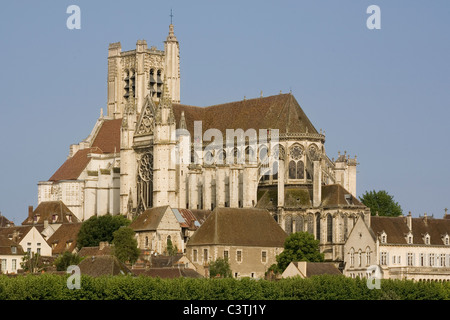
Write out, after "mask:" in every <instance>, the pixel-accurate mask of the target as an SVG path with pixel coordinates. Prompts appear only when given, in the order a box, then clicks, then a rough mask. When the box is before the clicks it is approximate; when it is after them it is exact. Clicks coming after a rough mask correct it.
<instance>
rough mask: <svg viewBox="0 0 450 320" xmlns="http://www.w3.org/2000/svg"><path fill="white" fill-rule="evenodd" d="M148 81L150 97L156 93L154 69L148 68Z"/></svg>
mask: <svg viewBox="0 0 450 320" xmlns="http://www.w3.org/2000/svg"><path fill="white" fill-rule="evenodd" d="M149 73H150V74H149V75H150V81H149V89H150V94H151V96H152V97H154V96H155V94H156V79H155V70H154V69H150V72H149Z"/></svg>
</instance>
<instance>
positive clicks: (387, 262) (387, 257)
mask: <svg viewBox="0 0 450 320" xmlns="http://www.w3.org/2000/svg"><path fill="white" fill-rule="evenodd" d="M386 265H387V266H388V265H389V252H386Z"/></svg>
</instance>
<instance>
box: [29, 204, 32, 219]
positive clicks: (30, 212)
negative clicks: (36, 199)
mask: <svg viewBox="0 0 450 320" xmlns="http://www.w3.org/2000/svg"><path fill="white" fill-rule="evenodd" d="M32 216H33V206H28V217H29V218H31V217H32Z"/></svg>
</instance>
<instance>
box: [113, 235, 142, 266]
mask: <svg viewBox="0 0 450 320" xmlns="http://www.w3.org/2000/svg"><path fill="white" fill-rule="evenodd" d="M112 243H113V245H114V246H113V253H114V255H115V256H116V257H117V259H119V261H121V262H126V261H128V262H130V263H131V264H133V263H135V262H136V260H137V259H138V258H139V255H140V253H141V252H140V250H139V249H138V247H137V241H136V238H135V237H134V231H133V229H131V228H129V227H121V228H119V229H118V230H117V231H115V232H114V239H113V241H112Z"/></svg>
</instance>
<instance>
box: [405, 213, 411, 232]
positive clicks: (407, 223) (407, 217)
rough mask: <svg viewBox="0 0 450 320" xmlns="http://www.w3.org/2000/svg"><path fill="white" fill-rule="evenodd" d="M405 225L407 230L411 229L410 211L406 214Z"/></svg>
mask: <svg viewBox="0 0 450 320" xmlns="http://www.w3.org/2000/svg"><path fill="white" fill-rule="evenodd" d="M406 225H407V226H408V229H409V231H412V215H411V211H410V212H409V213H408V215H407V216H406Z"/></svg>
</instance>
